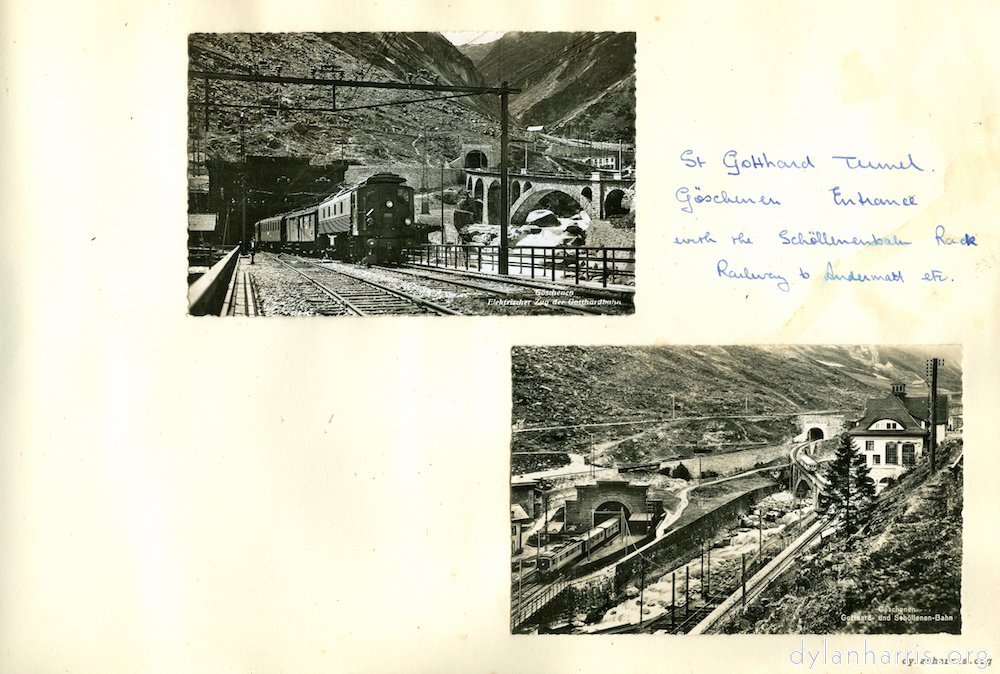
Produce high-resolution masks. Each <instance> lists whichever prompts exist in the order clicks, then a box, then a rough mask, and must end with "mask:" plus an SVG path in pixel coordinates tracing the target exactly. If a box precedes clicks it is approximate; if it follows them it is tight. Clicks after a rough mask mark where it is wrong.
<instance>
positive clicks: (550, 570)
mask: <svg viewBox="0 0 1000 674" xmlns="http://www.w3.org/2000/svg"><path fill="white" fill-rule="evenodd" d="M621 530H622V521H621V518H620V517H612V518H610V519H606V520H604V521H603V522H601V523H600V524H598V525H597V526H596V527H594V528H593V529H590V530H589V531H587V532H586V533H584V534H582V535H580V536H575V537H573V538H571V539H570V540H568V541H566V542H565V543H564V544H562V545H560V546H559V547H558V548H556V549H555V550H552V551H550V552H544V553H542V554H540V555H539V556H538V569H537V571H536V573H538V575H539V577H540V578H541V579H542V580H549V579H551V578H555V577H556V576H558V575H559V574H560V573H561V572H562V571H564V570H565V569H567V568H569V567H570V566H572V565H573V564H575V563H576V562H578V561H579V560H580V558H581V557H586V556H587V555H588V554H590V553H591V552H592V551H593V550H594V549H596V548H597V547H598V546H600V545H602V544H604V543H606V542H608V541H610V540H611V539H612V538H615V537H616V536H618V535H619V534H621Z"/></svg>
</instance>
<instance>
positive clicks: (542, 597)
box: [510, 580, 569, 631]
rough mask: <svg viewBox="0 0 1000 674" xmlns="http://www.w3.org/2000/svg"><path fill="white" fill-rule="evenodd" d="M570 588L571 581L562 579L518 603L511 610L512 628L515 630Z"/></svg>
mask: <svg viewBox="0 0 1000 674" xmlns="http://www.w3.org/2000/svg"><path fill="white" fill-rule="evenodd" d="M567 588H569V582H568V581H565V580H561V581H559V582H558V583H553V584H552V585H549V586H548V587H547V588H546V589H545V590H544V591H543V592H540V593H538V594H537V595H535V596H534V597H531V598H530V599H528V600H527V601H525V602H521V603H518V604H517V605H516V606H514V607H513V609H512V610H511V612H510V629H511V631H514V630H515V629H517V628H518V627H519V626H520V625H522V624H524V622H525V621H526V620H528V619H529V618H531V617H532V616H533V615H535V614H536V613H538V612H539V611H540V610H542V609H543V608H544V607H545V605H546V604H548V603H549V602H551V601H552V600H553V599H555V598H556V597H558V596H559V595H560V594H562V593H563V592H564V591H566V589H567Z"/></svg>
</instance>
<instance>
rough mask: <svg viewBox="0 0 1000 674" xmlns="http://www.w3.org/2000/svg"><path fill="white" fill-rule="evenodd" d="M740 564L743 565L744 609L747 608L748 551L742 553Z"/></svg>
mask: <svg viewBox="0 0 1000 674" xmlns="http://www.w3.org/2000/svg"><path fill="white" fill-rule="evenodd" d="M740 564H741V565H742V566H743V611H744V612H746V609H747V553H745V552H744V553H741V554H740Z"/></svg>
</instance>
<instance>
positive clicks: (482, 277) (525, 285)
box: [399, 262, 635, 314]
mask: <svg viewBox="0 0 1000 674" xmlns="http://www.w3.org/2000/svg"><path fill="white" fill-rule="evenodd" d="M403 270H406V271H408V272H410V273H412V274H415V275H416V274H419V275H420V276H421V277H423V278H439V279H441V280H445V281H447V282H449V283H455V284H459V282H458V280H457V279H463V278H464V279H468V280H467V281H465V283H466V284H467V285H468V287H473V288H482V289H488V288H489V286H481V285H478V284H474V283H471V281H481V282H483V283H487V284H491V285H503V286H506V287H508V288H513V289H526V290H531V291H539V292H540V293H541V294H539V295H538V297H539V298H542V297H544V296H545V294H544V293H552V292H555V293H571V294H572V295H573V296H574V297H579V298H587V299H594V300H617V301H619V302H621V303H623V304H624V305H628V306H631V305H632V303H633V298H634V296H635V292H634V291H629V290H615V289H607V288H592V287H590V286H581V285H570V284H566V283H556V282H554V281H552V282H550V281H546V280H544V279H538V280H534V279H524V278H517V277H513V276H502V277H501V276H497V275H496V274H489V273H486V272H479V271H472V270H461V269H451V268H447V267H433V266H425V265H419V264H415V263H412V262H411V263H407V264H405V265H403V267H402V268H400V269H399V271H403ZM557 306H560V307H563V308H566V307H565V305H561V304H560V305H557ZM573 308H576V309H577V310H578V311H579V313H593V314H606V313H608V312H607V311H606V310H601V309H592V308H587V307H586V306H582V307H573Z"/></svg>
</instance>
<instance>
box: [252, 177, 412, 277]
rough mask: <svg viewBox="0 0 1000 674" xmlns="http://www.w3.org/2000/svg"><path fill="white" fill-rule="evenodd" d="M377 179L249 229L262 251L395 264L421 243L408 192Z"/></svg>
mask: <svg viewBox="0 0 1000 674" xmlns="http://www.w3.org/2000/svg"><path fill="white" fill-rule="evenodd" d="M405 182H406V179H405V178H403V177H401V176H398V175H396V174H394V173H376V174H374V175H372V176H370V177H368V178H367V179H365V180H363V181H361V182H360V183H358V184H357V185H354V186H352V187H349V188H347V189H344V190H341V191H340V192H338V193H337V194H335V195H333V196H332V197H328V198H327V199H325V200H324V201H322V202H321V203H319V204H318V205H316V206H311V207H309V208H303V209H299V210H296V211H291V212H288V213H281V214H278V215H274V216H271V217H269V218H264V219H263V220H260V221H259V222H257V223H256V225H255V226H254V233H255V235H256V237H257V241H258V242H260V244H261V246H262V247H263V248H265V249H267V250H286V251H290V252H296V253H309V254H314V255H323V256H330V257H335V258H339V259H342V260H348V261H351V262H364V263H365V264H399V263H401V262H403V251H404V250H405V248H406V247H408V246H414V245H418V244H420V243H423V242H424V241H426V236H427V230H426V229H425V228H421V227H418V226H417V224H416V222H415V218H414V210H413V202H414V199H413V188H412V187H408V186H406V185H405V184H404V183H405Z"/></svg>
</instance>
